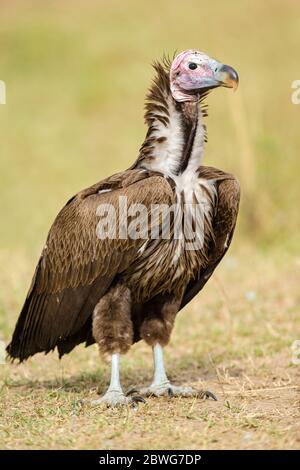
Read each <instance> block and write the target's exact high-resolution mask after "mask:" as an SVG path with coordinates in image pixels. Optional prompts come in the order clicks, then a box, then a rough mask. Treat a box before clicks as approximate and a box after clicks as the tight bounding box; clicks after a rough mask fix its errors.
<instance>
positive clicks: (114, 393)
mask: <svg viewBox="0 0 300 470" xmlns="http://www.w3.org/2000/svg"><path fill="white" fill-rule="evenodd" d="M82 403H83V404H85V403H88V404H89V405H91V406H98V405H104V406H106V407H107V408H116V407H120V406H132V407H133V408H136V407H137V406H138V403H145V400H144V398H143V397H141V396H139V395H133V396H127V394H126V395H125V394H124V393H123V392H121V391H119V390H108V391H107V392H106V393H105V394H104V395H103V396H102V397H100V398H98V399H97V400H82Z"/></svg>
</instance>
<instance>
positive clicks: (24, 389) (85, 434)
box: [0, 253, 300, 449]
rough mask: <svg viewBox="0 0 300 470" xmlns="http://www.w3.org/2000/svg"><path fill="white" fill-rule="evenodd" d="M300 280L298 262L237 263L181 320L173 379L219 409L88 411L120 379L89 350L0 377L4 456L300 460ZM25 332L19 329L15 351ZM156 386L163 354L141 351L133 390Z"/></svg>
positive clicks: (133, 359) (270, 258) (129, 370)
mask: <svg viewBox="0 0 300 470" xmlns="http://www.w3.org/2000/svg"><path fill="white" fill-rule="evenodd" d="M249 259H251V263H249V262H248V263H246V262H245V261H246V260H249ZM249 268H250V269H249ZM299 271H300V263H299V260H298V259H295V258H294V257H290V259H289V260H287V258H286V257H285V261H284V262H283V261H282V260H281V256H280V255H279V254H278V255H277V254H276V253H275V254H274V253H272V254H270V255H264V256H262V255H259V256H258V255H254V254H253V253H243V254H240V255H237V256H233V255H230V256H228V257H227V259H226V260H224V263H223V266H222V267H221V268H220V269H219V270H218V272H217V274H216V275H215V276H214V277H213V279H212V280H211V281H210V283H209V284H208V286H207V288H206V289H205V290H204V291H203V292H202V294H201V295H200V296H198V297H197V299H196V300H195V301H193V302H192V303H191V304H190V305H189V306H188V307H187V308H186V309H185V311H184V312H182V313H181V314H180V315H179V316H178V319H177V322H176V327H175V331H174V334H173V337H172V341H171V344H170V345H169V346H168V348H167V349H166V363H167V368H168V372H169V376H170V378H171V379H172V381H174V382H175V383H177V384H188V385H193V386H195V387H198V388H201V389H209V390H211V391H213V392H215V393H216V394H217V396H218V401H217V402H213V401H202V400H197V399H184V398H179V399H178V398H148V399H147V403H146V404H145V405H143V404H141V405H140V406H139V407H138V409H136V410H135V409H127V408H126V409H121V410H111V409H110V410H107V409H102V408H91V407H89V406H87V405H85V406H82V405H81V404H80V402H79V401H80V399H82V398H86V397H96V396H97V393H102V392H104V391H105V387H106V385H107V382H108V379H109V368H108V366H107V365H106V364H104V363H103V362H102V361H101V360H100V359H99V356H98V352H97V348H96V347H95V346H92V347H90V348H87V349H85V348H83V347H81V346H80V347H78V348H77V349H76V350H75V351H74V352H73V353H71V354H70V355H69V356H67V357H65V358H63V360H62V361H59V360H58V358H57V356H56V354H49V355H48V356H43V355H37V356H35V357H34V358H32V359H31V360H29V361H28V362H27V363H25V364H22V365H20V366H18V365H9V364H6V365H2V366H0V374H1V392H0V393H1V402H0V447H1V448H4V449H21V448H25V449H45V448H50V449H76V448H80V449H166V448H167V449H199V448H200V449H297V448H300V427H299V418H300V407H299V405H300V383H299V378H300V365H297V364H293V362H292V357H293V351H292V349H291V345H292V343H293V342H294V341H295V340H296V339H299V338H300V332H299V320H298V318H299V282H298V281H299ZM13 321H14V318H9V319H8V320H7V329H6V330H5V331H7V339H8V334H9V331H10V330H11V327H12V325H13ZM295 354H296V356H295V357H296V358H297V353H295ZM299 356H300V354H299ZM151 375H152V358H151V351H150V350H149V348H148V347H147V346H146V345H145V344H143V343H138V344H136V345H135V346H134V347H133V348H132V350H131V351H130V353H129V354H127V355H126V356H125V357H124V358H123V361H122V382H123V386H124V389H125V390H126V389H129V388H130V387H132V386H136V385H140V384H147V383H149V382H150V380H151Z"/></svg>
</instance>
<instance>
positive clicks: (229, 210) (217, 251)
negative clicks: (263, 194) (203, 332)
mask: <svg viewBox="0 0 300 470" xmlns="http://www.w3.org/2000/svg"><path fill="white" fill-rule="evenodd" d="M199 176H200V177H202V178H206V179H214V180H215V181H216V185H217V193H218V200H217V207H216V212H215V217H214V221H213V235H214V240H213V242H212V246H211V247H210V252H209V264H208V266H207V267H206V268H205V269H203V271H201V272H200V273H199V278H198V279H196V280H194V281H192V282H190V283H189V284H188V286H187V289H186V291H185V294H184V296H183V299H182V303H181V307H180V308H183V307H184V306H185V305H186V304H187V303H188V302H190V300H192V298H193V297H195V295H197V294H198V292H199V291H200V290H201V289H202V288H203V287H204V285H205V284H206V283H207V281H208V279H209V278H210V277H211V275H212V273H213V272H214V270H215V269H216V267H217V266H218V264H219V263H220V261H221V259H222V258H223V256H224V255H225V253H226V252H227V250H228V248H229V246H230V243H231V240H232V237H233V233H234V229H235V225H236V220H237V215H238V210H239V202H240V186H239V183H238V181H237V179H236V178H235V177H234V176H232V175H230V174H227V173H223V172H222V171H220V170H217V169H215V168H210V167H200V174H199Z"/></svg>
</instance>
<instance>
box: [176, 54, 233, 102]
mask: <svg viewBox="0 0 300 470" xmlns="http://www.w3.org/2000/svg"><path fill="white" fill-rule="evenodd" d="M238 83H239V77H238V74H237V72H236V71H235V70H234V69H233V68H232V67H230V66H229V65H224V64H221V63H220V62H218V61H217V60H215V59H212V58H211V57H209V56H208V55H206V54H204V52H200V51H197V50H195V49H189V50H187V51H184V52H181V53H180V54H179V55H177V56H176V57H175V59H174V60H173V62H172V64H171V69H170V84H171V91H172V95H173V97H174V99H175V100H176V101H197V100H198V99H199V96H200V95H201V93H202V92H204V91H205V90H210V89H212V88H217V87H219V86H224V87H227V88H234V89H236V88H237V86H238Z"/></svg>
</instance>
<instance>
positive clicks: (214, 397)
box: [201, 390, 218, 401]
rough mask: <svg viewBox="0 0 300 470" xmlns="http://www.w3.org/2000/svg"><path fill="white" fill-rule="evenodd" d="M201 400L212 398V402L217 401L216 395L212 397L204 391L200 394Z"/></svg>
mask: <svg viewBox="0 0 300 470" xmlns="http://www.w3.org/2000/svg"><path fill="white" fill-rule="evenodd" d="M201 398H203V400H206V399H207V400H208V399H209V398H212V400H214V401H218V399H217V397H216V395H214V394H213V393H212V392H210V391H209V390H205V391H204V392H202V395H201Z"/></svg>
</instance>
